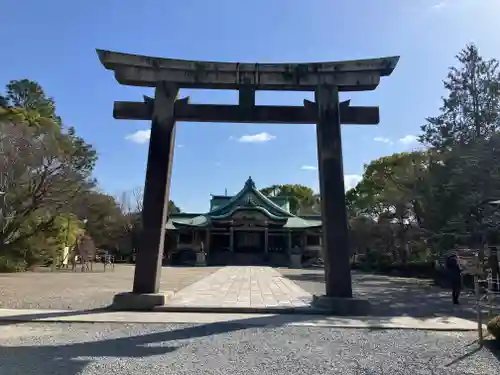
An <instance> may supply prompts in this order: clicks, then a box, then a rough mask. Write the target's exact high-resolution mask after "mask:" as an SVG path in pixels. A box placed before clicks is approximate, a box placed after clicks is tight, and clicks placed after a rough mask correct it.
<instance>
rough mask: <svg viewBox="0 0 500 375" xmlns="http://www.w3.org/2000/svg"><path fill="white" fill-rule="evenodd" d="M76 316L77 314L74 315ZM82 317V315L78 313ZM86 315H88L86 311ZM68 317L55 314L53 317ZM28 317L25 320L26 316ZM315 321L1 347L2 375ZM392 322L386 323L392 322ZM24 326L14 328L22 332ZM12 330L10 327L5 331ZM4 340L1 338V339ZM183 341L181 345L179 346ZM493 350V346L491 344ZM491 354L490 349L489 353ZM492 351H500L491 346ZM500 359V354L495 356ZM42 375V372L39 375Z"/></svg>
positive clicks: (70, 374)
mask: <svg viewBox="0 0 500 375" xmlns="http://www.w3.org/2000/svg"><path fill="white" fill-rule="evenodd" d="M72 313H73V314H75V312H72ZM76 313H77V314H78V312H76ZM80 313H81V314H86V313H88V311H82V312H80ZM57 314H59V315H61V316H62V315H64V314H65V313H51V314H50V315H51V317H54V316H56V315H57ZM33 315H37V316H36V317H37V318H42V317H47V316H46V315H47V314H33ZM24 317H25V316H24ZM311 318H313V317H311V316H304V315H276V316H266V317H255V318H249V319H240V320H234V321H231V322H223V323H221V322H217V323H209V324H203V325H198V326H187V327H182V328H177V329H173V330H165V331H160V332H153V333H146V334H141V335H136V336H126V337H119V338H111V339H102V340H99V341H89V342H77V343H71V344H59V345H43V346H40V345H17V346H1V347H0V348H1V349H0V373H2V374H6V375H7V374H11V373H12V374H14V373H15V374H17V373H18V372H16V371H17V369H20V368H23V369H26V367H27V366H28V367H30V366H33V369H35V370H36V368H37V363H38V364H39V363H40V361H43V364H44V365H43V373H50V374H53V375H59V374H60V375H62V374H64V375H76V374H79V373H81V372H82V371H84V370H85V368H86V367H87V366H88V365H89V364H91V363H92V362H93V361H95V360H96V359H97V358H103V357H108V358H133V359H143V358H147V357H151V356H157V355H164V354H168V353H171V352H174V351H176V350H177V349H180V348H181V347H183V345H184V344H183V342H182V341H180V340H188V339H193V338H206V337H209V336H212V335H218V334H225V333H230V332H234V331H238V330H244V329H248V328H253V327H268V328H277V327H281V326H284V325H286V324H288V323H293V322H300V321H302V322H304V321H307V320H309V319H311ZM390 320H391V319H390V318H387V319H385V320H384V322H385V323H389V322H390ZM19 327H22V325H20V326H17V327H11V328H12V329H13V330H14V329H16V328H17V329H19ZM5 328H8V327H5ZM0 338H1V337H0ZM179 341H180V342H179ZM489 345H490V346H491V344H489ZM487 350H488V349H487ZM490 350H498V347H497V346H491V347H490ZM477 351H479V349H468V352H467V353H466V354H465V355H463V356H461V357H457V358H455V359H453V358H452V359H451V361H450V363H449V364H448V365H446V366H453V365H454V364H456V363H458V362H460V361H462V360H464V359H465V358H468V357H471V356H472V355H474V354H475V353H476V352H477ZM495 355H496V357H497V358H498V352H497V353H496V354H495ZM38 373H40V372H38Z"/></svg>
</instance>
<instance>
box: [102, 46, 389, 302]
mask: <svg viewBox="0 0 500 375" xmlns="http://www.w3.org/2000/svg"><path fill="white" fill-rule="evenodd" d="M97 54H98V56H99V59H100V61H101V63H102V65H103V66H104V67H105V68H106V69H109V70H112V71H114V74H115V78H116V80H117V81H118V82H119V83H120V84H123V85H131V86H143V87H155V97H154V98H149V97H144V100H143V102H115V104H114V110H113V115H114V117H115V118H116V119H128V120H152V122H151V137H150V141H149V152H148V162H147V168H146V182H145V188H144V208H143V212H142V216H143V227H144V229H143V232H142V236H141V237H142V240H141V242H140V246H139V249H138V252H137V257H136V266H135V275H134V284H133V289H132V293H123V294H119V295H116V296H115V302H116V303H117V305H118V304H119V305H121V306H126V305H127V304H129V305H130V307H131V308H134V307H135V305H136V304H137V303H139V302H138V301H140V303H141V305H142V306H144V305H147V303H149V304H150V305H151V307H154V306H155V305H158V304H163V303H164V302H165V300H164V297H162V295H161V294H158V292H159V287H160V277H159V276H160V272H161V265H162V257H163V248H164V240H165V230H166V228H165V227H166V222H167V218H168V201H169V195H170V176H171V172H172V161H173V153H174V142H175V123H176V121H188V122H228V123H283V124H316V133H317V150H318V170H319V185H320V196H321V213H322V246H323V249H322V254H323V260H324V265H325V285H326V296H321V297H318V298H317V299H316V301H317V302H318V303H319V304H322V303H326V304H327V305H328V304H331V303H339V304H340V305H342V306H343V308H344V310H343V311H345V310H346V306H350V305H351V304H354V305H356V304H358V302H359V301H356V300H353V299H352V296H353V295H352V285H351V284H352V283H351V265H350V255H351V254H350V247H349V233H348V227H347V215H346V207H345V191H344V173H343V163H342V142H341V124H364V125H374V124H378V123H379V109H378V107H356V106H351V105H350V100H347V101H344V102H341V101H340V97H339V92H346V91H366V90H374V89H375V88H377V86H378V85H379V83H380V79H381V77H384V76H389V75H390V74H392V72H393V70H394V68H395V67H396V65H397V63H398V60H399V57H387V58H375V59H367V60H354V61H339V62H323V63H300V64H285V63H283V64H257V63H255V64H251V63H226V62H207V61H188V60H173V59H165V58H156V57H149V56H139V55H132V54H125V53H118V52H111V51H103V50H97ZM182 88H197V89H227V90H238V92H239V103H238V105H212V104H190V103H189V98H184V99H178V93H179V90H180V89H182ZM256 90H280V91H312V92H314V94H315V101H314V102H311V101H308V100H304V105H303V106H265V105H256V104H255V92H256ZM233 240H234V238H233V237H231V240H230V242H231V248H233V245H234V243H233V242H232V241H233ZM118 299H120V303H118ZM354 305H353V306H354ZM357 306H359V304H358V305H357ZM347 310H349V308H348V307H347Z"/></svg>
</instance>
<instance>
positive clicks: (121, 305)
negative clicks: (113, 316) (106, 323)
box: [111, 292, 173, 311]
mask: <svg viewBox="0 0 500 375" xmlns="http://www.w3.org/2000/svg"><path fill="white" fill-rule="evenodd" d="M172 295H173V293H172V292H171V293H133V292H125V293H118V294H115V296H114V297H113V304H112V305H111V309H113V310H122V311H152V310H154V309H155V307H158V306H163V305H165V303H166V302H167V300H168V299H169V298H170V297H171V296H172Z"/></svg>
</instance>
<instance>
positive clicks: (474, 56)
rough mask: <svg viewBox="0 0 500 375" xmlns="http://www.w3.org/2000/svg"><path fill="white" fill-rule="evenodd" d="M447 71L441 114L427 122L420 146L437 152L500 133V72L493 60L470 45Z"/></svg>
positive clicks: (428, 119)
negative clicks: (456, 65)
mask: <svg viewBox="0 0 500 375" xmlns="http://www.w3.org/2000/svg"><path fill="white" fill-rule="evenodd" d="M456 58H457V60H458V62H459V64H460V66H459V67H452V68H450V72H449V73H448V77H447V79H446V80H445V81H444V87H445V89H446V90H447V91H448V95H447V96H446V97H444V98H443V105H442V106H441V108H440V111H441V113H440V114H439V115H438V116H436V117H429V118H427V124H425V125H423V126H422V134H421V136H420V142H422V143H423V144H426V145H429V146H432V147H434V148H437V149H449V148H450V147H452V146H454V145H457V144H462V143H470V142H472V141H473V140H476V139H480V138H490V137H491V136H492V135H493V134H494V133H496V132H498V131H499V130H500V70H499V62H498V61H497V60H495V59H491V60H485V59H484V58H483V57H481V56H480V55H479V50H478V48H477V47H476V46H475V45H474V44H470V45H467V46H466V47H465V48H464V49H463V50H462V51H461V52H460V53H459V54H458V55H457V56H456Z"/></svg>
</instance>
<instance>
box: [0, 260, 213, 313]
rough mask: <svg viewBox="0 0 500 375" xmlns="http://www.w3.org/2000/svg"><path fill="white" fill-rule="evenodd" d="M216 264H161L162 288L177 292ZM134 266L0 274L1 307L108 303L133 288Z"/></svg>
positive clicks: (72, 306)
mask: <svg viewBox="0 0 500 375" xmlns="http://www.w3.org/2000/svg"><path fill="white" fill-rule="evenodd" d="M217 269H218V268H217V267H163V269H162V274H161V290H162V291H178V290H180V289H182V288H184V287H186V286H188V285H190V284H192V283H194V282H195V281H198V280H200V279H201V278H203V277H205V276H207V275H209V274H211V273H212V272H215V271H216V270H217ZM133 278H134V266H132V265H115V268H114V270H109V269H107V270H106V272H103V265H102V264H97V265H95V266H94V271H93V272H84V273H82V272H71V271H55V272H51V271H50V270H49V269H44V270H40V271H36V272H26V273H15V274H0V308H13V309H15V308H18V309H25V308H26V309H27V308H37V309H76V310H84V309H95V308H102V307H106V306H108V305H109V304H110V303H111V301H112V299H113V296H114V295H115V294H116V293H119V292H127V291H130V290H131V289H132V282H133Z"/></svg>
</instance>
